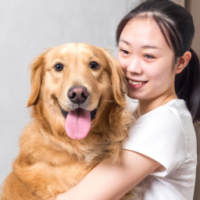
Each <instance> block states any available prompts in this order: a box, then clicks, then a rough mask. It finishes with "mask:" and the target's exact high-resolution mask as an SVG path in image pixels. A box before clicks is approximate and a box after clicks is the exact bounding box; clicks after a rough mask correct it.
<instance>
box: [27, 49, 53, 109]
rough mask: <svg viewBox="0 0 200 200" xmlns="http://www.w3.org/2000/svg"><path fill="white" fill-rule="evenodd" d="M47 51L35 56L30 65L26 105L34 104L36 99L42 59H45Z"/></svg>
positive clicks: (42, 65)
mask: <svg viewBox="0 0 200 200" xmlns="http://www.w3.org/2000/svg"><path fill="white" fill-rule="evenodd" d="M48 51H49V50H48ZM48 51H47V52H48ZM47 52H44V53H42V54H41V55H40V56H39V57H37V58H36V59H35V60H34V61H33V63H32V64H31V66H30V69H31V93H30V96H29V99H28V103H27V107H30V106H32V105H35V104H36V102H37V100H38V97H39V93H40V87H41V84H42V76H43V69H44V64H45V61H44V60H45V55H46V54H47Z"/></svg>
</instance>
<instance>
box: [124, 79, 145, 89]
mask: <svg viewBox="0 0 200 200" xmlns="http://www.w3.org/2000/svg"><path fill="white" fill-rule="evenodd" d="M147 82H148V81H135V80H134V81H132V80H130V79H128V84H129V86H130V87H131V88H134V89H138V88H141V87H143V86H144V85H145V84H146V83H147Z"/></svg>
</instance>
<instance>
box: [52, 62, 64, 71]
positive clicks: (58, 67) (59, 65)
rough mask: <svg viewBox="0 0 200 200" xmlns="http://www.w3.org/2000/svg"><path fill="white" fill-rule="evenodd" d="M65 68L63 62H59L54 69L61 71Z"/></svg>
mask: <svg viewBox="0 0 200 200" xmlns="http://www.w3.org/2000/svg"><path fill="white" fill-rule="evenodd" d="M63 68H64V66H63V64H62V63H58V64H56V65H55V66H54V69H55V70H56V71H61V70H63Z"/></svg>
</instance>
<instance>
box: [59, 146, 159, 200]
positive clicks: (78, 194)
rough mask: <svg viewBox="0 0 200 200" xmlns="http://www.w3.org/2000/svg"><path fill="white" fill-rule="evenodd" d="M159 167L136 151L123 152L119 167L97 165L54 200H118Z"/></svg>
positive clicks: (156, 163) (104, 164)
mask: <svg viewBox="0 0 200 200" xmlns="http://www.w3.org/2000/svg"><path fill="white" fill-rule="evenodd" d="M160 166H161V164H160V163H158V162H157V161H155V160H153V159H151V158H149V157H146V156H144V155H142V154H139V153H137V152H133V151H129V150H123V165H111V164H106V163H100V164H99V165H98V166H96V167H95V168H94V169H93V170H92V171H91V172H90V173H89V174H88V175H87V176H86V177H85V178H84V179H83V180H82V181H81V182H80V183H79V184H78V185H77V186H75V187H74V188H72V189H71V190H69V191H67V192H66V193H63V194H60V195H58V197H57V198H56V200H119V199H120V198H121V197H122V196H123V195H125V194H126V193H127V192H128V191H129V190H131V189H132V188H133V187H134V186H136V185H137V184H138V183H139V182H140V181H142V180H143V179H144V178H145V177H146V176H147V175H149V174H150V173H152V172H153V171H155V170H156V169H157V168H158V167H160Z"/></svg>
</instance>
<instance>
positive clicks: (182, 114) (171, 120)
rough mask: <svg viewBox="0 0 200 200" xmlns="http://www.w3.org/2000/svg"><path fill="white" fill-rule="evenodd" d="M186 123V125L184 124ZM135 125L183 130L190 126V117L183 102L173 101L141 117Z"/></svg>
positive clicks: (191, 123) (179, 100)
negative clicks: (142, 124) (154, 125)
mask: <svg viewBox="0 0 200 200" xmlns="http://www.w3.org/2000/svg"><path fill="white" fill-rule="evenodd" d="M186 122H187V123H186ZM136 123H139V124H141V123H144V124H146V125H147V124H149V125H151V126H152V125H153V124H156V127H157V126H162V128H167V127H168V126H170V127H172V126H173V127H176V128H183V126H185V125H189V124H190V125H192V126H193V122H192V117H191V114H190V112H189V111H188V109H187V106H186V104H185V101H184V100H181V99H173V100H171V101H169V102H168V103H167V104H165V105H163V106H159V107H158V108H156V109H154V110H152V111H150V112H148V113H146V114H144V115H142V116H141V117H140V118H139V119H138V120H137V122H136Z"/></svg>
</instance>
